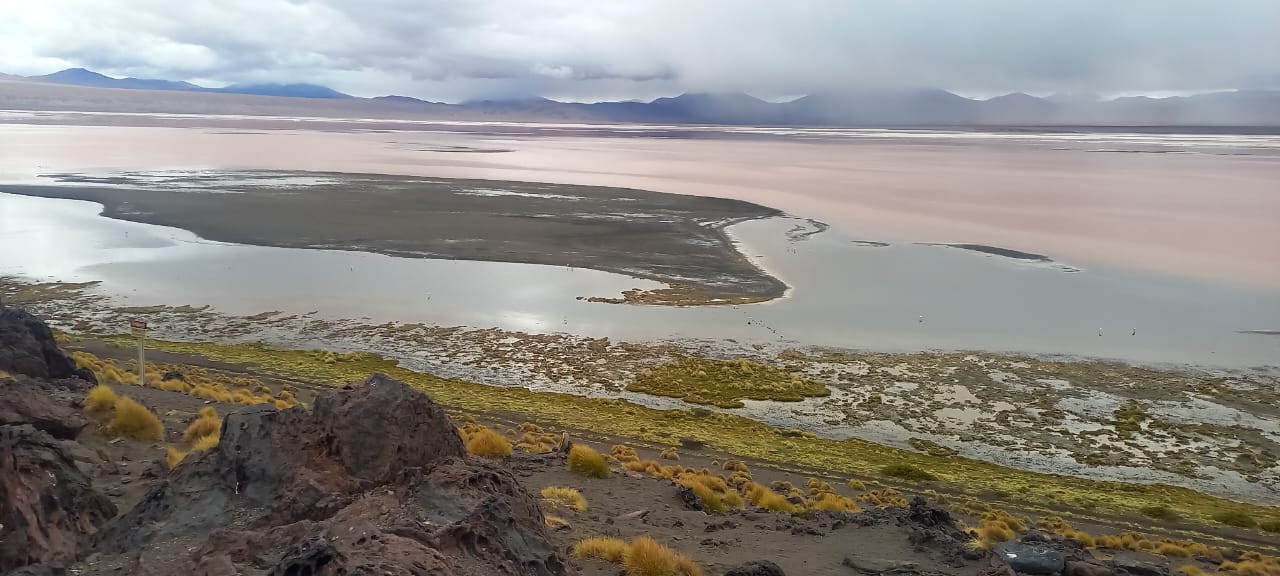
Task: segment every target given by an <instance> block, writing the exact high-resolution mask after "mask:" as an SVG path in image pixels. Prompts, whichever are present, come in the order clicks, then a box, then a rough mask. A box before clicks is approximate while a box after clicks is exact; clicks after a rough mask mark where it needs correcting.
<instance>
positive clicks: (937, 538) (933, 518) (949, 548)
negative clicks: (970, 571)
mask: <svg viewBox="0 0 1280 576" xmlns="http://www.w3.org/2000/svg"><path fill="white" fill-rule="evenodd" d="M898 523H899V524H900V525H901V526H903V527H904V528H906V530H907V539H908V541H910V542H911V545H912V546H914V547H915V548H916V549H917V550H933V551H936V552H938V553H939V555H940V556H941V557H942V558H943V559H944V560H946V561H948V562H949V563H951V564H952V565H961V564H962V562H961V559H965V560H977V559H978V558H981V557H982V554H983V552H982V551H981V550H976V549H974V548H971V547H970V546H968V544H969V541H970V540H972V538H971V537H970V536H969V535H968V534H966V533H965V532H964V530H961V529H960V527H959V526H957V525H956V523H955V520H954V519H952V518H951V513H950V512H948V511H947V510H946V509H945V508H941V507H938V506H933V505H930V504H929V502H928V501H927V500H925V499H924V498H922V497H919V496H917V497H915V498H913V499H912V500H911V506H910V507H908V508H907V510H906V513H905V514H904V515H902V516H901V517H900V518H899V519H898Z"/></svg>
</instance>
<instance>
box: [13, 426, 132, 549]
mask: <svg viewBox="0 0 1280 576" xmlns="http://www.w3.org/2000/svg"><path fill="white" fill-rule="evenodd" d="M115 514H116V508H115V505H113V504H112V503H111V501H110V500H108V499H107V498H106V497H105V496H103V495H102V494H99V493H98V492H97V491H96V490H94V489H93V488H92V487H91V485H90V482H89V478H88V477H87V476H85V474H84V473H83V472H82V471H81V470H80V469H79V468H77V466H76V463H75V458H74V457H73V455H72V454H71V451H70V450H68V447H67V446H66V444H65V443H64V442H63V441H59V440H56V439H54V438H53V437H52V436H50V435H49V434H48V433H46V432H44V431H42V430H37V429H36V428H34V427H32V426H29V425H24V426H0V572H5V571H8V570H14V569H17V568H19V567H23V566H28V565H38V566H40V567H39V568H38V569H37V568H31V570H32V572H31V573H41V572H40V571H41V570H44V571H52V572H57V571H58V570H59V569H61V568H65V567H66V566H70V565H71V563H73V562H74V561H75V560H76V559H77V558H78V557H79V556H81V555H82V554H83V552H84V550H85V549H86V547H87V545H88V544H89V538H90V536H92V535H93V534H94V533H95V532H96V531H97V530H98V527H100V526H102V525H103V524H104V523H105V522H106V521H107V520H108V519H109V518H111V517H112V516H115Z"/></svg>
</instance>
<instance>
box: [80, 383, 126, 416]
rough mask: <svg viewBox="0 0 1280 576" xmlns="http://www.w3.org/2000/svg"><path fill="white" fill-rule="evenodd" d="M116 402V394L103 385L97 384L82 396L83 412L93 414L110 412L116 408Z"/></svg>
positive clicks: (117, 398)
mask: <svg viewBox="0 0 1280 576" xmlns="http://www.w3.org/2000/svg"><path fill="white" fill-rule="evenodd" d="M116 400H119V397H118V396H116V393H115V392H114V391H113V390H111V389H110V388H108V387H107V386H106V385H104V384H99V385H97V386H94V387H93V388H90V389H89V393H88V394H85V396H84V411H85V412H89V413H94V414H103V413H106V412H110V411H112V410H114V409H115V407H116Z"/></svg>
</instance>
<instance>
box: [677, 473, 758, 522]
mask: <svg viewBox="0 0 1280 576" xmlns="http://www.w3.org/2000/svg"><path fill="white" fill-rule="evenodd" d="M676 484H677V485H680V486H684V487H686V488H688V489H690V490H692V491H693V493H694V494H695V495H696V496H697V497H698V498H699V499H701V500H702V503H703V504H704V505H705V506H706V507H707V511H709V512H724V511H725V510H728V509H730V508H740V507H742V496H741V495H740V494H738V492H737V491H736V490H734V489H732V488H729V485H728V483H727V482H725V479H724V478H721V477H719V476H712V475H710V474H704V473H701V472H699V473H694V474H689V473H684V474H680V475H679V476H677V477H676Z"/></svg>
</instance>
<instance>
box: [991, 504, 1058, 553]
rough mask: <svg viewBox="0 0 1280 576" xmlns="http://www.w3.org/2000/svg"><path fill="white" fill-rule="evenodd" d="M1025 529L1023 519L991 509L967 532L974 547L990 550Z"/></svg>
mask: <svg viewBox="0 0 1280 576" xmlns="http://www.w3.org/2000/svg"><path fill="white" fill-rule="evenodd" d="M1059 520H1061V519H1059ZM1042 525H1043V524H1042ZM1026 529H1027V525H1026V522H1024V521H1023V520H1021V519H1019V518H1016V517H1014V516H1012V515H1010V514H1009V513H1007V512H1005V511H1003V510H993V511H991V512H986V513H984V514H983V515H982V518H981V519H979V521H978V527H977V528H970V529H969V530H968V533H969V535H970V536H972V537H973V538H974V541H973V542H972V545H973V546H974V547H976V548H980V549H983V550H990V549H992V548H994V547H995V545H996V544H999V543H1001V542H1005V541H1008V540H1013V539H1014V538H1015V537H1017V535H1018V532H1022V531H1023V530H1026Z"/></svg>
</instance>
